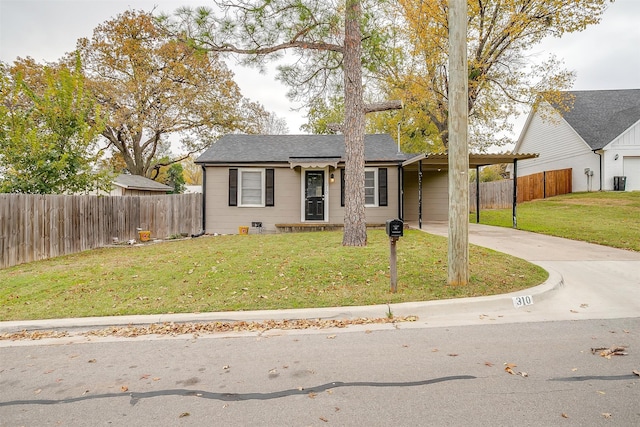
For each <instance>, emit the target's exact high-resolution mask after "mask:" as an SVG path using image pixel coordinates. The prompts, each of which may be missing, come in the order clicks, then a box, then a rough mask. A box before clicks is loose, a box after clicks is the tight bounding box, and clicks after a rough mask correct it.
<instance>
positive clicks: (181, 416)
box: [178, 412, 191, 418]
mask: <svg viewBox="0 0 640 427" xmlns="http://www.w3.org/2000/svg"><path fill="white" fill-rule="evenodd" d="M189 415H191V414H190V413H188V412H183V413H181V414H180V416H178V418H184V417H188V416H189Z"/></svg>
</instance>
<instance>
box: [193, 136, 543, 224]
mask: <svg viewBox="0 0 640 427" xmlns="http://www.w3.org/2000/svg"><path fill="white" fill-rule="evenodd" d="M528 157H531V156H527V155H521V156H518V155H512V154H504V155H481V154H479V155H470V156H469V160H470V167H476V166H483V165H488V164H495V163H505V162H508V163H511V162H513V161H515V160H517V159H521V158H528ZM447 162H448V158H447V155H446V154H437V155H433V154H419V155H414V154H407V153H403V152H401V151H400V150H399V148H398V145H397V144H396V142H395V141H394V140H393V139H392V138H391V136H389V135H386V134H385V135H366V136H365V215H366V221H367V224H368V225H383V224H384V223H385V222H386V220H388V219H394V218H400V219H403V220H404V221H413V222H419V223H421V222H422V220H425V221H446V220H447V218H448V175H447V174H448V172H447V171H448V165H447ZM195 163H196V164H199V165H201V166H202V168H203V197H204V201H203V210H204V212H203V231H204V232H206V233H210V234H212V233H221V234H234V233H239V232H241V229H240V228H241V227H242V228H243V230H246V229H245V228H244V227H249V228H250V229H253V232H262V231H267V232H276V231H286V230H287V229H296V228H313V227H318V228H331V226H332V225H335V226H341V225H342V224H343V223H344V168H345V146H344V135H240V134H231V135H225V136H223V137H222V138H220V140H218V141H217V142H216V143H215V144H213V145H211V147H210V148H209V149H208V150H206V151H205V152H204V153H203V154H202V155H201V156H200V157H198V159H196V161H195Z"/></svg>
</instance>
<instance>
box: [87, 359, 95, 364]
mask: <svg viewBox="0 0 640 427" xmlns="http://www.w3.org/2000/svg"><path fill="white" fill-rule="evenodd" d="M87 363H96V359H89V362H87Z"/></svg>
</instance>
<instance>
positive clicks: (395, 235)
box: [386, 219, 404, 294]
mask: <svg viewBox="0 0 640 427" xmlns="http://www.w3.org/2000/svg"><path fill="white" fill-rule="evenodd" d="M386 231H387V236H389V270H390V271H389V275H390V276H391V292H393V293H394V294H395V293H396V292H397V291H398V270H397V266H396V265H397V263H396V260H397V255H396V242H397V241H398V239H399V238H400V237H402V236H403V233H404V223H403V222H402V220H400V219H389V220H387V224H386Z"/></svg>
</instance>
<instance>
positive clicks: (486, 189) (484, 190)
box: [469, 179, 513, 212]
mask: <svg viewBox="0 0 640 427" xmlns="http://www.w3.org/2000/svg"><path fill="white" fill-rule="evenodd" d="M512 203H513V180H512V179H503V180H500V181H491V182H481V183H480V209H506V208H509V207H511V204H512ZM469 210H470V211H471V212H476V183H475V182H472V183H470V185H469Z"/></svg>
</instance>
